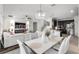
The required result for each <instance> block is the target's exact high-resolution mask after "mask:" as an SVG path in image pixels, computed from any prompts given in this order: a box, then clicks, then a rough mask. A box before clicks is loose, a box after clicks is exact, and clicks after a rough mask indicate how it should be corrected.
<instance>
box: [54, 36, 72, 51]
mask: <svg viewBox="0 0 79 59" xmlns="http://www.w3.org/2000/svg"><path fill="white" fill-rule="evenodd" d="M71 36H72V35H69V36H68V37H66V38H68V40H70V38H71ZM61 43H62V42H60V43H59V44H57V45H55V46H54V47H53V48H54V49H56V50H58V49H59V47H60V46H61Z"/></svg>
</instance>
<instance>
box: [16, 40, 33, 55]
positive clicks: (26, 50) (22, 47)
mask: <svg viewBox="0 0 79 59" xmlns="http://www.w3.org/2000/svg"><path fill="white" fill-rule="evenodd" d="M17 43H18V44H19V48H20V54H30V53H31V52H32V51H31V50H30V49H29V48H28V47H27V46H25V45H24V44H23V43H22V42H21V41H20V40H17Z"/></svg>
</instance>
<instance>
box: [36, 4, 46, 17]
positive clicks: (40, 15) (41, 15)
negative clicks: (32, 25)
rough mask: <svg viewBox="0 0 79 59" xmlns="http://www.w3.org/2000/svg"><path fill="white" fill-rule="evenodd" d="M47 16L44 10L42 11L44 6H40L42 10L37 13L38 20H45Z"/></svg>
mask: <svg viewBox="0 0 79 59" xmlns="http://www.w3.org/2000/svg"><path fill="white" fill-rule="evenodd" d="M45 16H46V15H45V13H44V12H43V10H42V5H41V4H40V10H39V11H37V13H36V18H38V17H39V18H44V17H45Z"/></svg>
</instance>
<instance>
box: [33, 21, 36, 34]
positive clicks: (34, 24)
mask: <svg viewBox="0 0 79 59" xmlns="http://www.w3.org/2000/svg"><path fill="white" fill-rule="evenodd" d="M36 31H37V22H33V32H36Z"/></svg>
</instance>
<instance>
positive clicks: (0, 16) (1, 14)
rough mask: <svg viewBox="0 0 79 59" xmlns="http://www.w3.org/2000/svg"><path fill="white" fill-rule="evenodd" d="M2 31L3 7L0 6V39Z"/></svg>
mask: <svg viewBox="0 0 79 59" xmlns="http://www.w3.org/2000/svg"><path fill="white" fill-rule="evenodd" d="M2 30H3V5H0V39H1V34H2Z"/></svg>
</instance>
